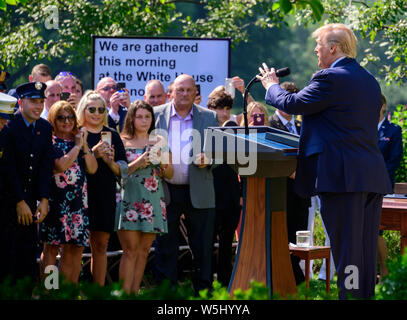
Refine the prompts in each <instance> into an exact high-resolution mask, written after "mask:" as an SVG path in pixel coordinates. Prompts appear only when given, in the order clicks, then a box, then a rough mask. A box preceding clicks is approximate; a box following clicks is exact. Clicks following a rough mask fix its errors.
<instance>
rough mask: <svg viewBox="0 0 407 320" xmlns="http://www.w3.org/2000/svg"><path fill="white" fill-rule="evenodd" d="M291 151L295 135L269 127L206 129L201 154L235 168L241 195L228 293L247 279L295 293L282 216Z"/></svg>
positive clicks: (283, 292)
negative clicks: (241, 208)
mask: <svg viewBox="0 0 407 320" xmlns="http://www.w3.org/2000/svg"><path fill="white" fill-rule="evenodd" d="M297 150H298V136H297V135H294V134H290V133H287V132H285V131H281V130H278V129H274V128H270V127H263V126H259V127H250V129H249V134H248V135H247V134H245V131H244V128H243V127H211V128H208V130H207V132H206V136H205V146H204V151H205V153H206V154H207V156H212V159H214V163H222V162H226V163H228V164H229V165H231V166H232V167H233V168H234V169H235V170H236V171H237V173H238V174H239V175H240V176H241V178H242V182H243V192H244V194H245V195H246V196H245V197H244V199H245V201H244V204H243V214H242V222H241V229H240V237H239V245H238V252H237V255H236V260H235V264H234V268H233V273H232V277H231V280H230V283H229V288H228V291H229V292H232V293H233V291H234V290H235V289H238V288H241V289H243V290H246V289H248V288H249V284H250V281H251V280H255V281H258V282H262V283H264V284H266V285H267V286H268V288H269V289H270V294H273V293H278V294H280V295H282V296H286V295H287V294H295V293H296V292H297V289H296V284H295V279H294V274H293V271H292V266H291V260H290V253H289V247H288V237H287V220H286V180H287V177H288V176H290V175H291V174H292V173H293V172H294V171H295V168H296V161H297V160H296V158H297V156H296V154H297ZM233 159H235V161H234V163H233ZM239 159H240V160H242V159H243V160H245V159H248V161H247V163H246V164H242V163H241V162H242V161H240V162H239ZM243 162H244V161H243ZM250 162H251V163H250ZM254 162H255V164H256V165H255V170H253V163H254ZM249 168H251V169H250V170H248V169H249Z"/></svg>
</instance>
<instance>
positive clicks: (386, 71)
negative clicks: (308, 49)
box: [296, 0, 407, 84]
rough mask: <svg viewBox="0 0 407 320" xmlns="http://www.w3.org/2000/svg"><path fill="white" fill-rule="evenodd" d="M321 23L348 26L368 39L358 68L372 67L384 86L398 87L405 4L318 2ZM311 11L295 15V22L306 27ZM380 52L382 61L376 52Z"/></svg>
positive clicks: (403, 61)
mask: <svg viewBox="0 0 407 320" xmlns="http://www.w3.org/2000/svg"><path fill="white" fill-rule="evenodd" d="M322 5H323V7H324V10H325V12H324V16H323V23H328V22H329V23H333V22H341V23H345V24H348V25H350V26H351V27H352V28H353V30H355V31H357V32H358V33H359V34H360V35H361V36H362V38H364V39H368V40H369V46H368V47H367V48H365V51H364V56H363V60H362V65H367V64H372V65H374V67H376V68H377V69H378V71H379V73H380V74H383V76H384V79H385V81H386V83H387V84H390V83H393V82H395V83H398V84H401V83H402V82H403V81H404V79H405V78H406V73H407V49H406V48H407V19H406V18H407V1H405V0H386V1H373V0H365V1H352V0H348V1H343V0H322ZM310 15H311V11H310V10H309V8H307V9H305V14H304V13H303V12H301V13H300V14H297V16H296V19H297V23H298V24H301V25H307V24H308V23H309V16H310ZM380 52H383V53H384V57H383V58H382V57H381V56H380V55H379V53H380Z"/></svg>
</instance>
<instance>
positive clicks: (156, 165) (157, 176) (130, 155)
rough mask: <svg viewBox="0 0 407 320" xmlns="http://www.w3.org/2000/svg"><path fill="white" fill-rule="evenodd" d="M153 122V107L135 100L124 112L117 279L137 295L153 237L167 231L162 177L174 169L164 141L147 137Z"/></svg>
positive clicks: (167, 176)
mask: <svg viewBox="0 0 407 320" xmlns="http://www.w3.org/2000/svg"><path fill="white" fill-rule="evenodd" d="M154 122H155V121H154V112H153V108H152V107H151V106H150V105H149V104H148V103H146V102H144V101H141V100H138V101H136V102H134V103H133V104H132V105H131V106H130V108H129V109H128V111H127V116H126V119H125V123H124V127H123V133H122V140H123V144H124V147H125V149H126V157H127V161H128V167H127V166H126V167H125V168H121V174H122V182H123V183H122V185H123V191H122V204H121V210H119V211H118V217H117V230H118V232H117V234H118V237H119V240H120V244H121V246H122V249H123V255H122V258H121V260H120V268H119V278H120V279H122V280H123V289H124V290H125V291H126V292H127V293H130V292H132V293H135V294H138V291H139V287H140V283H141V279H142V277H143V274H144V269H145V266H146V262H147V257H148V254H149V252H150V248H151V245H152V243H153V241H154V239H155V237H156V234H157V233H166V232H167V219H166V208H165V202H164V192H163V185H162V180H161V178H162V177H166V178H171V177H172V175H173V166H172V163H171V155H170V153H169V150H168V145H167V142H166V141H165V139H164V138H162V137H161V136H154V135H153V134H150V133H151V132H152V131H153V129H154Z"/></svg>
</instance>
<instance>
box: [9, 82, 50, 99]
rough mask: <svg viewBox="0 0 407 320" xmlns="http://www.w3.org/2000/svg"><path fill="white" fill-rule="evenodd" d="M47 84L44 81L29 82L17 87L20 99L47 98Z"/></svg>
mask: <svg viewBox="0 0 407 320" xmlns="http://www.w3.org/2000/svg"><path fill="white" fill-rule="evenodd" d="M46 88H47V85H46V84H45V83H43V82H27V83H24V84H22V85H20V86H18V87H17V88H16V92H17V94H18V97H19V98H20V99H45V89H46Z"/></svg>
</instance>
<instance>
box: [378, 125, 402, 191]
mask: <svg viewBox="0 0 407 320" xmlns="http://www.w3.org/2000/svg"><path fill="white" fill-rule="evenodd" d="M378 133H379V135H378V138H379V149H380V151H381V152H382V155H383V158H384V162H385V163H386V168H387V172H388V173H389V176H390V180H391V183H392V186H394V175H395V173H396V170H397V168H398V167H399V165H400V161H401V159H402V158H403V139H402V136H401V128H400V126H398V125H396V124H394V123H391V122H389V121H388V120H387V119H385V120H384V121H383V123H382V125H381V126H380V128H379V132H378Z"/></svg>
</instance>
